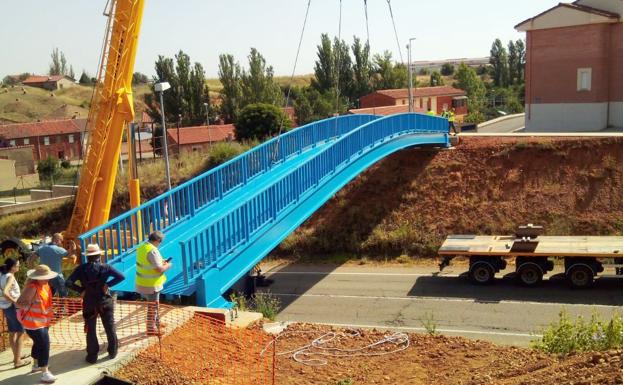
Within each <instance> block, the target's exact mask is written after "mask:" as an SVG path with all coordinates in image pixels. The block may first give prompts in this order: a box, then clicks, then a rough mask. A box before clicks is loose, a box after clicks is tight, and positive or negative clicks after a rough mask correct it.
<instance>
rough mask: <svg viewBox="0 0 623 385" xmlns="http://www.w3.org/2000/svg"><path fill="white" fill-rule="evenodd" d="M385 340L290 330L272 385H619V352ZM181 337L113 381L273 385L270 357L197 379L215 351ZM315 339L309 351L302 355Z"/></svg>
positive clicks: (622, 363)
mask: <svg viewBox="0 0 623 385" xmlns="http://www.w3.org/2000/svg"><path fill="white" fill-rule="evenodd" d="M257 331H259V330H257ZM392 334H394V333H393V332H389V331H381V330H345V329H339V328H333V327H329V326H319V325H309V324H295V325H291V326H290V327H289V328H288V329H287V330H286V331H285V332H284V333H283V334H282V335H281V336H280V337H279V338H278V339H277V345H276V346H277V348H276V350H275V352H276V357H277V361H276V366H275V367H276V371H275V384H279V385H295V384H296V385H312V384H313V385H317V384H322V385H325V384H326V385H356V384H396V385H407V384H408V385H418V384H426V385H459V384H461V385H493V384H499V385H545V384H569V385H589V384H590V385H597V384H604V385H605V384H608V385H610V384H623V350H617V351H609V352H603V353H583V354H575V355H571V356H569V357H565V358H559V357H555V356H551V355H548V354H544V353H541V352H538V351H535V350H532V349H523V348H515V347H501V346H496V345H494V344H491V343H488V342H483V341H473V340H468V339H465V338H461V337H447V336H430V335H425V334H399V335H396V336H394V337H396V339H393V340H390V341H388V342H387V343H384V344H379V342H380V341H382V340H384V339H386V338H387V337H388V336H390V335H392ZM184 335H189V333H188V330H184V329H182V330H180V331H179V332H175V333H174V334H173V335H171V336H169V337H166V338H165V339H164V341H163V346H164V347H165V348H166V350H167V352H168V356H169V357H176V358H175V359H176V360H177V363H173V362H169V361H166V363H167V365H162V364H160V363H158V361H155V360H154V359H153V356H152V355H151V354H141V355H139V356H138V358H137V359H135V360H134V361H133V362H131V363H130V364H129V365H128V366H126V367H125V368H123V369H122V370H121V371H120V372H118V373H117V374H116V375H118V376H120V377H122V378H125V379H128V380H131V381H135V382H136V384H150V385H159V384H173V383H174V384H199V383H210V384H212V383H218V384H262V385H264V384H270V383H272V378H271V375H270V374H269V373H268V372H267V371H269V372H270V370H271V369H270V368H271V367H272V361H271V357H272V355H271V354H270V353H269V354H268V355H265V356H264V357H263V358H262V359H260V360H253V359H251V360H249V359H248V358H244V359H243V362H244V365H245V367H246V369H247V370H248V371H250V372H256V373H257V372H262V373H261V374H258V375H257V376H256V377H253V378H251V377H247V380H243V377H242V376H241V373H242V372H241V371H238V372H237V374H236V373H234V374H233V375H234V376H233V377H232V373H231V372H230V373H229V374H228V373H225V372H222V373H220V374H219V376H218V377H219V378H218V379H216V378H214V376H210V375H207V374H206V373H204V374H201V373H202V372H204V371H209V370H215V368H216V367H215V366H214V361H212V363H211V364H210V365H208V364H206V362H205V360H204V359H199V357H206V356H212V357H214V355H215V354H216V355H217V356H221V355H220V354H219V353H217V352H216V351H214V349H213V347H214V344H209V345H207V346H206V345H205V344H203V345H202V342H203V343H205V341H202V340H201V339H200V338H199V339H196V340H189V339H188V338H184V337H183V336H184ZM406 337H408V343H407V340H406ZM319 338H320V339H319ZM219 340H220V339H219ZM314 340H315V341H316V343H315V344H314V346H310V347H308V348H306V349H303V350H301V348H304V347H305V346H308V345H310V344H312V341H314ZM264 342H265V341H263V342H262V344H261V345H262V346H257V349H253V351H256V352H257V351H260V350H261V348H262V347H263V346H266V345H264ZM375 344H376V345H375ZM238 345H239V341H238V342H235V341H232V343H231V346H238ZM370 345H375V346H372V347H369V346H370ZM366 346H368V348H365V347H366ZM271 348H272V347H270V348H269V349H268V352H271ZM204 351H210V354H209V355H204V354H203V353H204ZM297 351H298V353H296V354H295V352H297ZM152 353H153V352H152ZM226 353H227V354H229V353H231V350H230V351H228V352H226ZM221 357H222V359H221V361H220V362H221V363H224V365H229V364H231V363H233V362H234V361H232V357H230V356H228V357H225V356H221ZM295 358H296V359H295ZM297 360H298V361H301V362H298V361H297ZM232 365H233V364H232ZM217 366H218V365H217ZM208 377H210V379H209V380H208ZM173 379H175V380H173Z"/></svg>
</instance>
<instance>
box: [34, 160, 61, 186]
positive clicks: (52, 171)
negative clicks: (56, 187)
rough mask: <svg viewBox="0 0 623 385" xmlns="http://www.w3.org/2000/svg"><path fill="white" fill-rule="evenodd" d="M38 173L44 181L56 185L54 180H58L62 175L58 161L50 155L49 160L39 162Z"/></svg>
mask: <svg viewBox="0 0 623 385" xmlns="http://www.w3.org/2000/svg"><path fill="white" fill-rule="evenodd" d="M37 173H38V174H39V179H40V180H42V181H46V182H50V183H54V179H58V176H59V174H60V166H59V162H58V159H55V158H52V156H50V155H48V157H47V158H45V159H42V160H40V161H38V162H37Z"/></svg>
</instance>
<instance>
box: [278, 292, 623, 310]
mask: <svg viewBox="0 0 623 385" xmlns="http://www.w3.org/2000/svg"><path fill="white" fill-rule="evenodd" d="M270 293H271V294H272V295H276V296H280V297H317V298H343V299H373V300H378V299H381V300H393V301H417V300H425V301H436V302H468V303H480V304H526V305H545V306H569V307H571V306H584V307H590V308H597V307H603V308H606V309H609V308H619V307H620V306H618V305H590V304H583V303H580V304H575V303H566V302H536V301H513V300H500V301H479V300H476V299H473V298H443V297H426V296H417V297H389V296H388V297H385V296H374V295H342V294H312V293H305V294H295V293H275V292H270Z"/></svg>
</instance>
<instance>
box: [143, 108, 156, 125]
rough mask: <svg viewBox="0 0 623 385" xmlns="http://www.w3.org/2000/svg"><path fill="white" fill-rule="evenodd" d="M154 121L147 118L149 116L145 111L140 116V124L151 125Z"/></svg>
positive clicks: (149, 117)
mask: <svg viewBox="0 0 623 385" xmlns="http://www.w3.org/2000/svg"><path fill="white" fill-rule="evenodd" d="M153 122H154V120H153V119H152V118H151V116H149V114H148V113H147V112H145V111H143V113H142V114H141V123H153Z"/></svg>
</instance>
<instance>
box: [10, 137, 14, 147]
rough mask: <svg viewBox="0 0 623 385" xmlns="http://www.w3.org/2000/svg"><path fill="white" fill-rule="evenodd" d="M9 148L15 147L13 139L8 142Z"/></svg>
mask: <svg viewBox="0 0 623 385" xmlns="http://www.w3.org/2000/svg"><path fill="white" fill-rule="evenodd" d="M9 146H11V147H15V139H11V140H9Z"/></svg>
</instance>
